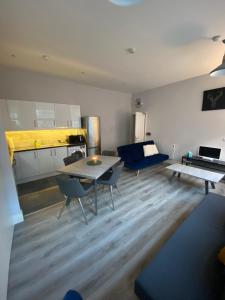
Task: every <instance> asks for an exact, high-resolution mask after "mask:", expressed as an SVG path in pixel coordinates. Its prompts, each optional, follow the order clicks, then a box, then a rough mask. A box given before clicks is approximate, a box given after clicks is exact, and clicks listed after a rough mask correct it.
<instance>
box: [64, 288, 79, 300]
mask: <svg viewBox="0 0 225 300" xmlns="http://www.w3.org/2000/svg"><path fill="white" fill-rule="evenodd" d="M63 300H83V298H82V297H81V295H80V294H79V293H78V292H76V291H74V290H69V291H68V292H67V293H66V295H65V297H64V298H63Z"/></svg>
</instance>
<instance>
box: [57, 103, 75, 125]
mask: <svg viewBox="0 0 225 300" xmlns="http://www.w3.org/2000/svg"><path fill="white" fill-rule="evenodd" d="M55 124H56V127H69V128H81V115H80V106H79V105H68V104H55Z"/></svg>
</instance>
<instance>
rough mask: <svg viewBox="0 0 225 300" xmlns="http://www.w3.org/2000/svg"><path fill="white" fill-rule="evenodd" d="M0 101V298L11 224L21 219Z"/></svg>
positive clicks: (4, 288)
mask: <svg viewBox="0 0 225 300" xmlns="http://www.w3.org/2000/svg"><path fill="white" fill-rule="evenodd" d="M2 120H3V116H2V110H1V101H0V153H1V155H0V299H1V300H5V299H6V295H7V284H8V270H9V260H10V253H11V243H12V237H13V225H14V224H15V223H17V222H19V221H22V220H23V216H22V213H21V211H20V207H19V202H18V197H17V192H16V186H15V182H14V178H13V173H12V168H11V164H10V160H9V155H8V149H7V146H6V141H5V136H4V123H3V122H2Z"/></svg>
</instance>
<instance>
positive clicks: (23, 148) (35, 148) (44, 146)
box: [13, 143, 85, 152]
mask: <svg viewBox="0 0 225 300" xmlns="http://www.w3.org/2000/svg"><path fill="white" fill-rule="evenodd" d="M83 145H85V144H84V143H82V144H68V143H66V144H63V143H61V144H50V145H41V146H40V147H34V146H28V147H17V148H15V149H13V152H24V151H33V150H41V149H50V148H58V147H76V146H83Z"/></svg>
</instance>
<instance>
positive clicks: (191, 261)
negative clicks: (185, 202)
mask: <svg viewBox="0 0 225 300" xmlns="http://www.w3.org/2000/svg"><path fill="white" fill-rule="evenodd" d="M224 245H225V198H224V197H223V196H220V195H217V194H211V193H210V194H208V195H207V196H206V197H205V200H203V201H202V202H201V204H200V205H198V207H197V208H195V209H194V211H193V212H192V213H191V215H190V216H189V217H188V218H187V219H186V220H185V221H184V222H183V224H182V225H181V226H180V227H179V228H178V230H177V231H176V232H175V234H173V236H172V237H171V238H170V239H169V240H168V241H167V242H166V243H165V245H164V246H163V247H162V248H161V249H160V251H159V252H158V253H157V254H156V256H155V257H154V258H153V260H152V261H151V262H150V264H149V265H148V266H147V267H146V268H145V269H144V271H143V272H142V273H141V274H140V276H139V277H138V278H137V279H136V281H135V292H136V294H137V295H138V297H139V299H141V300H165V299H168V300H170V299H171V300H181V299H182V300H218V299H221V294H222V291H223V287H224V282H225V280H224V266H223V265H222V264H221V263H220V262H219V261H218V258H217V254H218V251H219V250H220V249H221V248H222V247H223V246H224Z"/></svg>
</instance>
